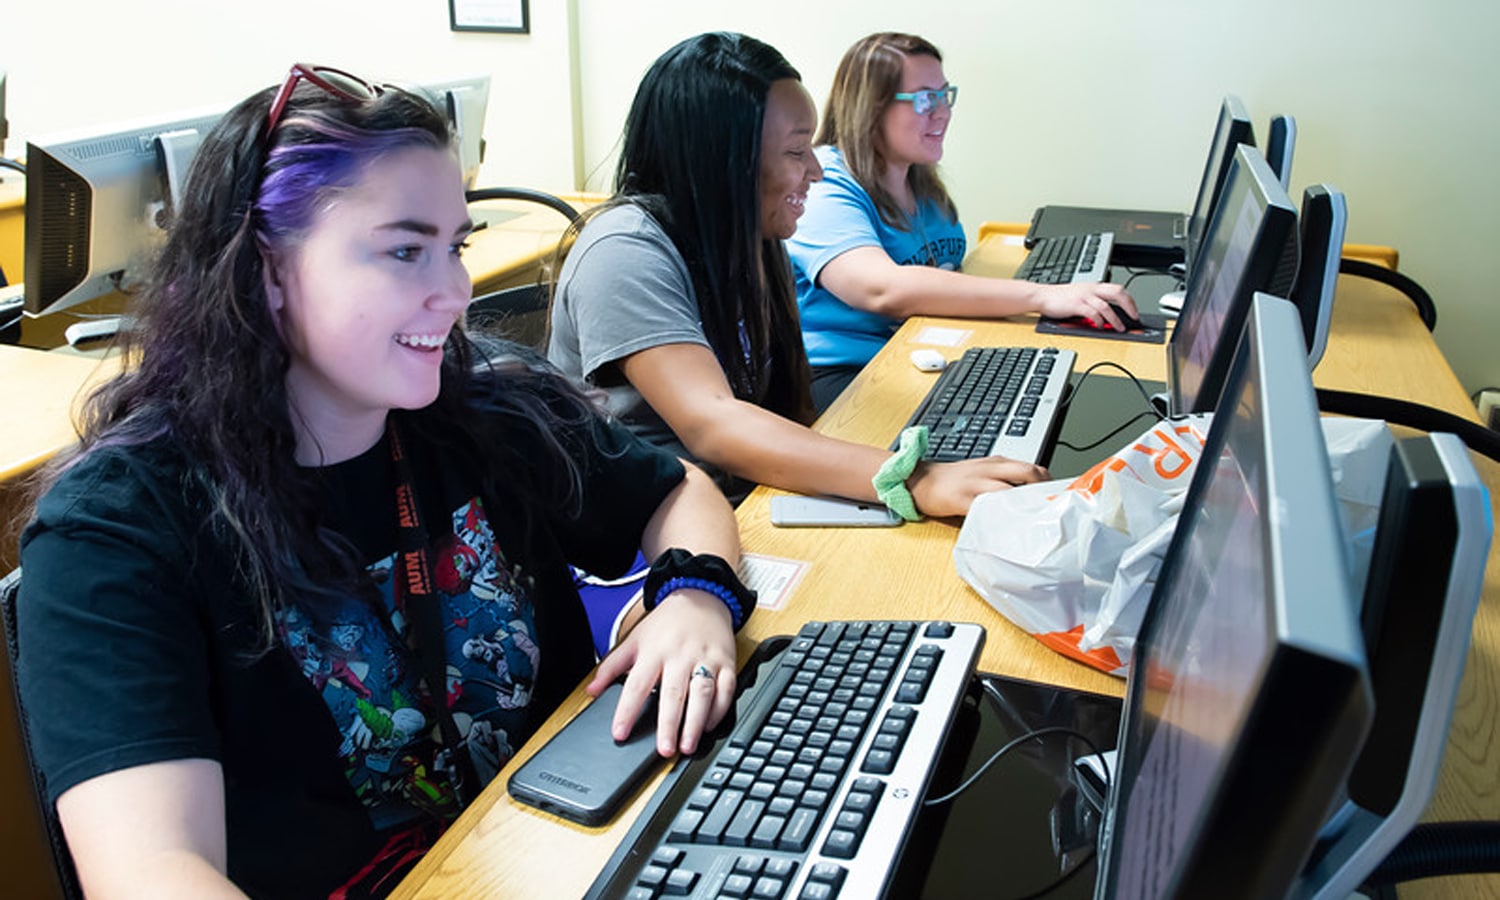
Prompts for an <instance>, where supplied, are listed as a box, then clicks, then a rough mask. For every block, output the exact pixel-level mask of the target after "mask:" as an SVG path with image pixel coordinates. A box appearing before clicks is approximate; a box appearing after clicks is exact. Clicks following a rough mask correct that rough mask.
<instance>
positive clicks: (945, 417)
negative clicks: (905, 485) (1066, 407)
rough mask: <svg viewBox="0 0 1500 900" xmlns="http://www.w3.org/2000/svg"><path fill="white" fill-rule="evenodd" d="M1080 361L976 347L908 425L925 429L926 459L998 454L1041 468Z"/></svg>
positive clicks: (1060, 354) (1049, 352)
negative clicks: (1064, 398) (1071, 379)
mask: <svg viewBox="0 0 1500 900" xmlns="http://www.w3.org/2000/svg"><path fill="white" fill-rule="evenodd" d="M1077 358H1078V355H1077V354H1076V353H1074V352H1073V351H1072V350H1061V349H1058V348H1056V347H971V348H969V349H968V350H966V351H965V352H964V355H963V356H961V357H959V358H958V360H957V361H955V362H953V363H950V364H949V365H948V368H946V369H944V370H943V374H941V375H939V376H938V380H937V382H936V383H935V384H933V386H932V388H931V389H930V390H928V392H927V396H926V397H924V398H923V399H922V403H921V405H920V406H918V407H917V411H916V412H915V413H913V414H912V417H911V419H910V420H909V421H908V422H907V423H906V424H907V426H908V427H909V426H912V425H926V426H927V427H928V429H929V437H928V443H927V453H926V458H927V459H930V460H933V461H936V462H951V461H954V460H960V459H973V458H975V457H979V456H997V455H998V456H1008V457H1010V458H1011V459H1019V460H1024V461H1025V462H1033V463H1034V462H1041V461H1042V460H1043V458H1044V457H1045V456H1047V451H1048V450H1050V449H1051V447H1050V442H1051V440H1052V438H1053V436H1054V435H1055V433H1056V431H1057V426H1058V424H1060V420H1061V416H1062V412H1063V406H1062V399H1063V396H1064V395H1065V393H1066V392H1067V388H1068V376H1069V374H1071V373H1072V371H1073V363H1074V362H1075V361H1076V360H1077Z"/></svg>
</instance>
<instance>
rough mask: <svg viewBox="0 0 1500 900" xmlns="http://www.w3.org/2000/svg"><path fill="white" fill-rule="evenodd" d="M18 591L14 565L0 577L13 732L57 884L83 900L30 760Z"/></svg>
mask: <svg viewBox="0 0 1500 900" xmlns="http://www.w3.org/2000/svg"><path fill="white" fill-rule="evenodd" d="M20 591H21V570H20V569H16V570H15V571H13V572H11V573H10V574H9V575H6V576H5V577H4V578H3V579H0V619H3V621H4V626H5V658H6V665H7V666H8V668H9V674H10V680H11V688H12V691H11V693H12V699H13V700H14V701H15V706H14V707H13V711H14V713H15V721H16V734H17V736H18V737H20V739H21V750H22V753H23V755H24V757H25V763H26V767H27V768H28V769H29V770H30V772H31V785H30V787H31V795H32V797H33V798H34V800H35V801H36V806H37V812H38V814H39V815H40V817H41V820H42V825H43V827H44V829H45V830H46V833H47V843H48V844H49V845H50V847H51V850H52V867H53V871H54V872H55V873H56V875H57V884H58V886H59V887H60V888H61V889H62V896H63V898H64V900H82V898H83V888H82V887H80V886H79V883H78V872H77V871H76V870H75V869H74V868H73V855H72V854H71V853H69V852H68V843H67V841H66V840H65V839H64V837H63V831H62V823H61V822H59V821H58V819H57V809H56V808H55V807H54V806H53V805H52V804H50V803H48V802H47V782H46V779H45V778H43V776H42V773H41V770H39V769H37V767H36V765H35V764H34V763H33V762H32V755H31V725H30V721H29V720H28V719H27V717H26V708H25V707H24V706H23V705H22V704H21V690H20V687H19V685H17V684H16V677H15V675H16V660H17V659H18V658H19V651H20V638H19V636H18V635H17V633H16V595H17V594H19V593H20Z"/></svg>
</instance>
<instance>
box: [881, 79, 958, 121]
mask: <svg viewBox="0 0 1500 900" xmlns="http://www.w3.org/2000/svg"><path fill="white" fill-rule="evenodd" d="M895 99H897V100H906V101H909V102H910V103H911V109H912V112H914V113H916V114H917V115H919V116H925V115H927V114H928V113H930V112H932V111H933V110H934V109H936V108H937V107H939V106H946V107H948V108H949V109H952V108H953V101H955V100H957V99H958V85H956V84H950V85H948V86H947V87H945V88H938V89H937V90H935V91H906V92H902V93H899V94H896V95H895Z"/></svg>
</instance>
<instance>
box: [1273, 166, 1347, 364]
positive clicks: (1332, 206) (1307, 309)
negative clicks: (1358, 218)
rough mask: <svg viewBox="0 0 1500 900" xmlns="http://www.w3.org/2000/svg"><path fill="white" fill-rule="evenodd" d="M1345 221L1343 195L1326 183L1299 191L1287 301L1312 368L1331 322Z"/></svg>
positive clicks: (1345, 209) (1319, 353)
mask: <svg viewBox="0 0 1500 900" xmlns="http://www.w3.org/2000/svg"><path fill="white" fill-rule="evenodd" d="M1348 221H1349V211H1348V207H1347V205H1346V204H1345V202H1344V194H1343V192H1342V191H1339V190H1338V189H1337V188H1334V187H1332V186H1330V185H1326V184H1315V185H1313V186H1311V187H1309V188H1307V189H1306V190H1304V191H1303V192H1302V209H1301V210H1300V213H1299V215H1298V245H1299V248H1300V250H1299V256H1300V261H1299V262H1298V265H1297V277H1296V280H1295V281H1293V282H1292V289H1291V291H1290V292H1289V293H1288V294H1287V299H1288V300H1290V301H1292V304H1293V305H1294V306H1296V307H1297V311H1298V313H1299V314H1300V315H1301V317H1302V333H1303V335H1304V336H1305V337H1306V338H1307V365H1308V368H1314V367H1316V366H1317V365H1318V362H1319V360H1321V359H1322V358H1323V351H1324V349H1326V348H1327V346H1328V325H1329V322H1330V321H1331V320H1332V319H1333V293H1334V290H1335V289H1336V288H1337V287H1338V281H1339V261H1340V260H1341V259H1343V255H1344V229H1345V227H1346V225H1347V224H1348Z"/></svg>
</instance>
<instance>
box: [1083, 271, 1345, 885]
mask: <svg viewBox="0 0 1500 900" xmlns="http://www.w3.org/2000/svg"><path fill="white" fill-rule="evenodd" d="M1302 347H1303V345H1302V337H1301V329H1300V326H1299V324H1298V322H1297V319H1296V314H1295V311H1294V310H1293V309H1292V308H1291V307H1290V305H1289V304H1287V303H1286V301H1284V300H1279V299H1277V298H1273V297H1267V296H1265V295H1262V296H1260V297H1257V298H1256V299H1255V302H1254V304H1253V308H1252V311H1251V315H1250V318H1249V324H1248V326H1247V328H1246V330H1245V337H1244V340H1243V341H1241V342H1240V346H1239V352H1238V353H1237V355H1236V358H1235V363H1234V366H1233V369H1232V372H1231V377H1230V380H1229V384H1228V388H1227V390H1226V392H1225V396H1224V401H1223V403H1221V405H1220V408H1219V409H1218V411H1216V413H1215V415H1214V420H1213V424H1212V427H1211V429H1210V433H1209V438H1208V442H1207V444H1206V445H1205V447H1204V452H1203V455H1202V457H1201V458H1200V460H1199V462H1198V469H1197V471H1196V472H1195V473H1194V477H1193V483H1192V486H1191V488H1190V489H1189V492H1188V496H1187V500H1186V504H1185V506H1184V508H1183V511H1182V513H1181V518H1180V519H1179V522H1178V525H1177V528H1176V531H1175V532H1174V534H1173V538H1172V542H1171V545H1170V547H1169V548H1168V551H1167V554H1166V557H1165V559H1164V561H1163V564H1162V569H1161V574H1160V577H1159V578H1158V580H1157V583H1156V587H1155V590H1154V592H1153V594H1152V598H1151V604H1150V607H1149V609H1148V611H1147V613H1146V617H1145V621H1144V622H1143V623H1142V626H1141V631H1140V634H1139V637H1138V639H1137V643H1136V647H1135V654H1134V657H1133V661H1132V664H1131V669H1130V674H1129V678H1128V684H1127V687H1126V705H1125V710H1124V714H1123V718H1122V720H1121V724H1120V740H1119V746H1118V749H1119V757H1118V759H1119V768H1120V770H1119V772H1118V775H1117V780H1116V782H1115V785H1114V787H1113V789H1112V790H1111V794H1110V803H1109V807H1108V810H1107V812H1106V817H1105V824H1104V832H1103V834H1102V836H1101V847H1102V850H1103V857H1102V859H1103V862H1102V864H1101V865H1102V867H1101V870H1100V878H1099V882H1098V892H1097V896H1100V897H1111V898H1115V897H1118V898H1148V897H1209V896H1212V897H1220V898H1223V897H1230V898H1233V897H1271V896H1282V894H1283V893H1284V892H1285V890H1286V887H1287V886H1288V885H1290V884H1291V882H1292V879H1294V878H1295V876H1296V874H1297V872H1298V871H1299V869H1300V868H1301V866H1302V864H1303V862H1304V861H1305V860H1306V858H1307V855H1308V853H1309V851H1310V850H1311V848H1312V844H1313V840H1314V838H1315V837H1316V834H1317V831H1318V828H1319V826H1320V825H1321V824H1322V822H1323V820H1324V817H1325V816H1326V814H1327V813H1328V811H1329V809H1330V806H1331V804H1332V803H1333V801H1334V798H1335V796H1336V795H1337V793H1338V791H1339V789H1340V788H1341V786H1342V782H1343V778H1344V776H1345V775H1346V774H1347V773H1348V771H1349V767H1350V765H1351V764H1352V762H1353V759H1354V755H1355V753H1356V751H1357V750H1358V747H1359V742H1360V741H1361V740H1362V739H1363V737H1364V734H1365V729H1366V728H1367V727H1368V722H1369V716H1370V700H1369V684H1368V674H1367V672H1366V669H1365V662H1364V653H1363V646H1362V642H1361V639H1360V635H1359V630H1358V627H1357V624H1356V622H1355V611H1354V606H1353V603H1352V600H1351V598H1350V586H1349V578H1348V569H1347V566H1346V564H1345V561H1344V560H1345V550H1344V542H1343V536H1342V531H1341V526H1340V523H1339V518H1338V511H1337V505H1336V501H1335V498H1334V492H1333V483H1332V476H1331V474H1330V472H1329V466H1328V456H1327V450H1326V448H1325V446H1324V444H1323V436H1322V429H1321V427H1320V425H1319V422H1318V411H1317V405H1316V402H1315V399H1314V395H1313V389H1312V383H1311V380H1310V378H1309V375H1308V372H1307V368H1306V366H1305V365H1304V364H1303V360H1304V358H1305V356H1304V352H1303V349H1302Z"/></svg>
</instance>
